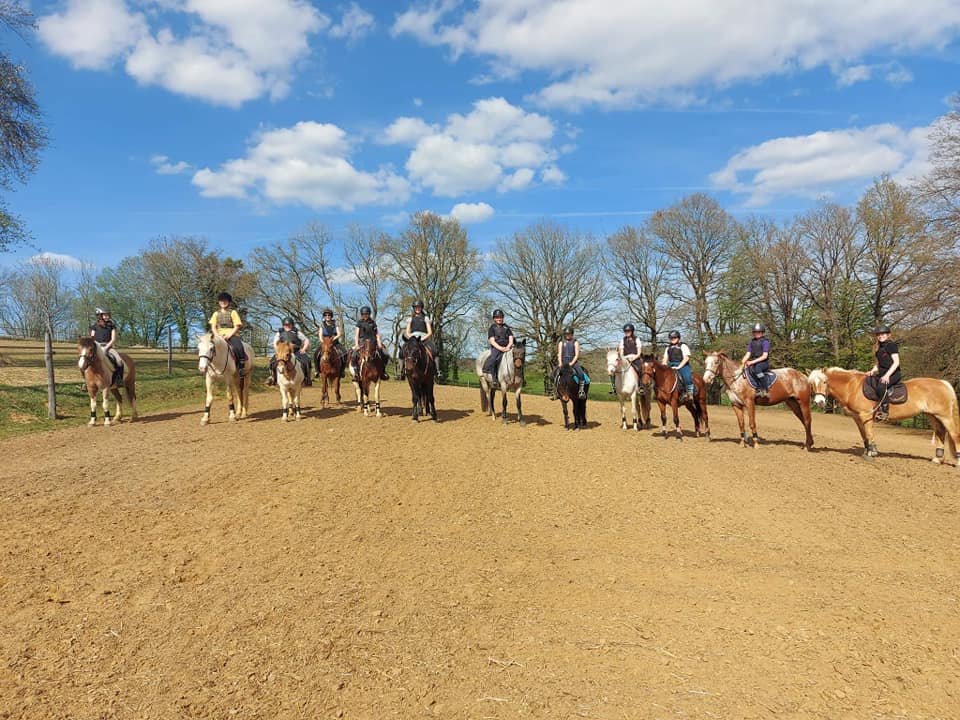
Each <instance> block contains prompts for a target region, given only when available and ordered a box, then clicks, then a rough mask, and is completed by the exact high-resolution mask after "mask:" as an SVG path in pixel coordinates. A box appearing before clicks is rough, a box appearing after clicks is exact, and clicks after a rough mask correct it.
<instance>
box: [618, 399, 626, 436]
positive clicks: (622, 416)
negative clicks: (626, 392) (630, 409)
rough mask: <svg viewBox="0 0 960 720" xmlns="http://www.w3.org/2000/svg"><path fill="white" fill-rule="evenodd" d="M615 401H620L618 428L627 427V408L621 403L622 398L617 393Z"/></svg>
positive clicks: (624, 428) (623, 428)
mask: <svg viewBox="0 0 960 720" xmlns="http://www.w3.org/2000/svg"><path fill="white" fill-rule="evenodd" d="M617 402H618V403H620V429H621V430H626V429H627V408H626V407H625V406H624V404H623V398H622V397H620V393H617Z"/></svg>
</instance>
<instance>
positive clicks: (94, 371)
mask: <svg viewBox="0 0 960 720" xmlns="http://www.w3.org/2000/svg"><path fill="white" fill-rule="evenodd" d="M77 353H78V354H79V356H80V360H79V362H78V363H77V364H78V365H79V367H80V372H81V373H83V380H84V382H85V383H86V385H87V394H88V395H90V422H89V423H87V424H88V425H96V424H97V393H98V392H102V393H103V424H104V426H105V427H108V426H109V425H110V404H109V396H108V393H112V394H113V397H114V399H115V400H116V401H117V414H116V416H115V417H114V420H115V421H116V422H120V418H121V416H122V414H123V398H122V397H121V396H120V388H119V387H118V386H117V385H115V384H114V382H113V365H112V364H111V363H110V361H109V360H108V359H107V353H106V351H105V350H104V349H103V347H101V346H100V345H99V344H98V343H96V342H94V340H93V338H89V337H82V338H80V340H79V342H78V343H77ZM119 355H120V360H121V361H122V362H123V368H124V372H123V388H124V390H126V393H127V400H129V401H130V419H131V420H135V419H136V417H137V388H136V383H137V368H136V366H135V365H134V363H133V358H131V357H130V356H129V355H127V354H125V353H119Z"/></svg>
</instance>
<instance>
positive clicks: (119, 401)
mask: <svg viewBox="0 0 960 720" xmlns="http://www.w3.org/2000/svg"><path fill="white" fill-rule="evenodd" d="M110 392H111V393H112V394H113V399H114V400H116V401H117V413H116V415H114V416H113V421H114V422H115V423H119V422H120V418H121V417H122V416H123V395H121V394H120V388H118V387H113V388H110Z"/></svg>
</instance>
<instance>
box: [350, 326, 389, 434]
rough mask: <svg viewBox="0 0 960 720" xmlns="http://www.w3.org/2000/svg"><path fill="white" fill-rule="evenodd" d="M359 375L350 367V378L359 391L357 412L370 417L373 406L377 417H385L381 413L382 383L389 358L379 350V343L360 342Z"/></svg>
mask: <svg viewBox="0 0 960 720" xmlns="http://www.w3.org/2000/svg"><path fill="white" fill-rule="evenodd" d="M357 357H358V364H359V366H360V367H359V374H354V371H353V366H352V365H351V366H350V376H351V377H352V378H353V385H354V387H355V388H356V390H357V411H360V410H363V414H364V415H367V416H369V414H370V406H371V405H373V407H374V410H375V414H376V416H377V417H383V413H382V412H380V381H381V380H382V379H383V375H384V372H385V371H386V368H387V358H386V357H385V356H384V355H383V353H381V352H380V351H379V350H378V349H377V343H376V341H374V340H371V339H369V338H367V339H365V340H361V341H360V346H359V347H358V348H357ZM371 388H372V389H373V400H372V401H371V400H370V390H371Z"/></svg>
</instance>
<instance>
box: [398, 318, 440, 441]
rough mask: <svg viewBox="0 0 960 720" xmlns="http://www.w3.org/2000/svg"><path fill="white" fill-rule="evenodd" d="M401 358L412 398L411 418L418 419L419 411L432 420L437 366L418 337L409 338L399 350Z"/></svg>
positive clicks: (416, 420)
mask: <svg viewBox="0 0 960 720" xmlns="http://www.w3.org/2000/svg"><path fill="white" fill-rule="evenodd" d="M400 357H401V358H403V371H404V374H405V375H406V376H407V382H408V383H409V384H410V394H411V396H412V398H413V420H414V422H419V421H420V413H421V411H422V412H423V414H424V415H429V416H430V417H431V418H432V419H433V421H434V422H440V421H439V420H438V419H437V406H436V404H435V402H434V399H433V383H434V380H435V379H436V374H437V366H436V363H434V362H433V358H432V357H431V356H430V353H429V352H427V347H426V345H424V344H423V341H422V340H420V338H419V337H417V336H413V337H411V338H409V339H408V340H407V341H406V342H405V343H404V344H403V348H402V349H401V350H400Z"/></svg>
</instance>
